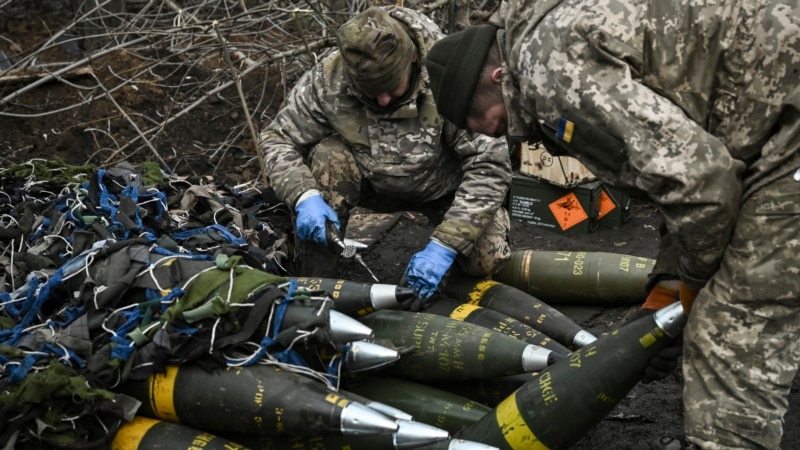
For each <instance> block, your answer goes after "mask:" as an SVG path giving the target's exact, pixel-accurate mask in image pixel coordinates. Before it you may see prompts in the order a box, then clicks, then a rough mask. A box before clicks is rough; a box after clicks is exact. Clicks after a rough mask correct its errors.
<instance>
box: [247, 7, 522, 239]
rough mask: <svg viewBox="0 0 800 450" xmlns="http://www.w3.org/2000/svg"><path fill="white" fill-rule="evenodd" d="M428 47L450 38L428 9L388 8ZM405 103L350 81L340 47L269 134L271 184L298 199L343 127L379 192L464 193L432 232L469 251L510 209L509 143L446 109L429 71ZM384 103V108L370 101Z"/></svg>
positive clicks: (264, 145) (300, 88) (309, 77)
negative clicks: (455, 120) (324, 145)
mask: <svg viewBox="0 0 800 450" xmlns="http://www.w3.org/2000/svg"><path fill="white" fill-rule="evenodd" d="M387 10H388V11H389V14H390V15H391V16H392V17H394V18H396V19H398V20H400V21H401V22H402V23H404V24H405V25H406V26H407V27H408V29H409V31H410V33H411V35H412V38H413V40H414V42H415V43H416V45H417V47H418V49H419V52H420V54H419V58H418V60H419V61H422V60H423V58H424V57H425V55H426V54H427V51H428V48H430V47H431V46H432V45H433V43H434V42H435V41H436V40H438V39H440V38H441V37H442V33H441V31H440V30H439V28H438V27H437V26H436V25H435V24H434V23H433V22H432V21H431V20H430V19H429V18H427V17H425V16H424V15H422V14H420V13H418V12H416V11H413V10H410V9H405V8H399V7H388V8H387ZM416 67H417V68H419V69H420V72H418V73H417V74H416V84H415V85H414V86H413V87H412V88H411V89H412V92H411V95H410V96H409V97H408V98H407V99H406V100H405V101H404V102H402V103H401V104H400V105H399V106H398V107H396V108H394V109H392V110H387V109H378V107H377V105H375V104H374V102H372V101H370V100H369V99H367V98H365V97H362V96H361V95H360V94H359V93H358V92H357V91H356V90H355V88H354V87H353V85H352V84H351V82H350V80H349V78H348V76H347V74H346V73H345V69H344V67H343V63H342V58H341V57H340V56H339V53H338V51H336V52H333V53H331V54H330V55H328V56H327V57H326V58H324V59H323V60H321V61H320V62H319V63H318V64H317V65H316V66H314V67H313V68H312V69H311V70H310V71H308V72H307V73H306V74H305V75H303V77H301V78H300V80H299V81H298V82H297V83H296V85H295V86H294V88H293V89H292V90H291V92H290V93H289V95H288V97H287V99H286V103H285V104H284V106H283V107H282V109H281V110H280V111H279V112H278V114H277V115H276V116H275V118H274V119H273V121H272V123H271V124H270V125H269V127H267V128H266V129H265V130H264V131H263V132H262V134H261V143H260V145H261V151H262V154H263V157H264V158H265V160H266V166H267V171H268V174H269V177H270V182H271V184H272V185H273V187H274V188H275V191H276V192H277V194H278V196H279V197H280V198H281V199H282V200H283V201H285V202H286V203H287V204H289V205H294V203H295V201H296V200H297V198H298V197H299V196H300V195H301V194H302V193H303V192H305V191H306V190H308V189H312V188H315V187H316V181H315V180H314V178H313V176H312V175H311V172H310V170H309V169H308V167H307V166H306V165H305V164H304V163H303V158H304V157H307V156H308V154H309V152H310V150H311V149H312V148H313V146H314V145H315V144H317V143H318V142H320V141H321V140H322V139H324V138H325V137H327V136H330V135H332V134H334V133H338V134H339V135H340V136H341V137H342V139H343V141H344V142H346V143H348V144H349V146H350V148H351V149H352V151H353V155H354V157H355V159H356V162H357V163H358V165H359V167H360V168H361V172H362V174H363V175H364V177H365V178H366V179H367V180H369V181H370V183H371V184H372V186H373V187H374V188H375V190H376V191H377V192H380V193H383V194H386V195H393V196H396V197H401V198H403V199H406V200H410V201H419V202H426V201H430V200H435V199H438V198H441V197H443V196H445V195H449V194H452V193H453V192H455V199H454V201H453V203H452V205H451V207H450V208H449V210H448V211H447V212H446V213H445V216H444V220H443V221H442V223H441V224H439V225H438V227H437V228H436V231H435V232H434V234H433V236H434V237H436V238H437V239H439V240H440V241H442V242H444V243H446V244H448V245H450V246H451V247H453V248H455V249H456V250H458V251H459V252H460V253H462V254H468V253H469V252H470V251H471V249H472V244H473V243H474V242H475V241H476V240H477V239H478V237H480V235H481V234H482V233H483V230H484V229H485V228H486V226H487V225H488V224H489V222H490V221H491V219H492V217H493V216H494V215H495V213H496V212H497V210H498V208H500V207H501V205H502V203H503V201H504V198H505V195H506V191H507V190H508V187H509V185H510V183H511V163H510V158H509V151H508V145H507V142H506V141H505V140H504V139H491V138H489V137H486V136H483V135H472V134H470V133H468V132H466V131H464V130H459V129H457V128H455V126H453V125H452V124H451V123H450V122H445V121H444V119H443V118H442V117H441V116H440V115H439V114H438V112H437V110H436V105H435V102H434V99H433V96H432V94H431V92H430V85H429V84H430V82H429V78H428V73H427V70H426V69H425V67H424V65H423V64H418V65H417V66H416ZM370 105H375V106H370Z"/></svg>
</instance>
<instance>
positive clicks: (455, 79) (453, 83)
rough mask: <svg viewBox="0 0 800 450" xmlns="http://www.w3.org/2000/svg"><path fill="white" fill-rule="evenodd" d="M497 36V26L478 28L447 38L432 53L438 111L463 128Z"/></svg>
mask: <svg viewBox="0 0 800 450" xmlns="http://www.w3.org/2000/svg"><path fill="white" fill-rule="evenodd" d="M496 35H497V27H496V26H494V25H475V26H471V27H467V28H465V29H463V30H461V31H457V32H455V33H453V34H450V35H448V36H446V37H444V38H443V39H441V40H439V41H438V42H436V43H435V44H433V47H431V48H430V50H428V56H427V57H426V58H425V67H426V68H427V69H428V75H429V76H430V79H431V92H433V98H434V100H435V101H436V109H438V110H439V114H441V115H442V116H443V117H444V118H445V119H447V120H449V121H450V122H453V124H455V125H456V126H457V127H459V128H464V127H465V125H466V122H467V114H468V113H469V106H470V104H471V102H472V96H473V94H474V93H475V86H476V85H477V84H478V78H480V74H481V71H482V70H483V64H484V63H485V62H486V55H487V54H488V53H489V48H490V47H491V45H492V44H493V43H495V42H497V37H496Z"/></svg>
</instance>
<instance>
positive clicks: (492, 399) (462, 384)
mask: <svg viewBox="0 0 800 450" xmlns="http://www.w3.org/2000/svg"><path fill="white" fill-rule="evenodd" d="M536 375H537V374H536V373H521V374H517V375H509V376H507V377H498V378H491V379H488V380H472V381H450V382H447V383H430V384H429V385H430V386H431V387H435V388H439V389H441V390H443V391H447V392H451V393H453V394H456V395H459V396H461V397H466V398H468V399H470V400H474V401H476V402H478V403H480V404H482V405H484V406H488V407H489V408H494V407H495V406H497V405H499V404H500V402H502V401H503V400H505V399H506V397H508V396H509V395H511V394H512V393H513V392H514V391H516V390H517V389H519V388H520V387H522V385H523V384H525V383H527V382H528V381H530V380H531V378H533V377H534V376H536Z"/></svg>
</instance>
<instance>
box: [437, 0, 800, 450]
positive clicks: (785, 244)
mask: <svg viewBox="0 0 800 450" xmlns="http://www.w3.org/2000/svg"><path fill="white" fill-rule="evenodd" d="M495 43H497V45H495ZM467 48H469V49H470V50H471V52H465V51H464V50H465V49H467ZM498 49H499V51H498ZM426 66H427V67H428V71H429V74H430V75H431V83H432V90H433V92H434V95H435V96H436V99H437V102H438V103H439V106H440V109H439V110H440V113H441V114H442V115H444V116H445V117H446V118H448V119H450V120H452V121H453V122H454V123H455V124H456V125H465V124H466V125H467V127H468V128H469V129H470V130H472V131H475V132H484V133H487V134H489V135H495V136H499V135H503V134H505V135H509V136H519V137H523V138H530V137H535V138H536V139H540V140H542V141H543V142H544V143H545V144H546V145H547V147H548V149H549V150H550V151H551V152H553V153H554V154H557V155H562V154H566V155H570V156H574V157H577V158H579V159H580V160H581V161H582V162H583V163H585V164H586V165H587V166H588V167H589V168H590V170H592V171H593V172H594V173H595V174H596V175H598V176H599V177H601V178H602V179H603V180H604V181H605V182H607V183H610V184H613V185H615V186H619V187H624V188H629V189H631V190H635V191H638V192H641V193H644V194H646V195H647V197H649V199H650V200H652V201H653V202H654V203H655V204H656V205H657V206H658V208H659V210H660V212H661V214H662V216H663V218H664V223H665V225H666V230H667V234H665V236H664V239H662V241H661V248H660V250H661V251H660V253H659V257H658V259H657V260H658V265H657V273H656V274H654V275H655V277H654V280H655V283H656V287H659V288H660V293H659V289H656V288H655V287H654V288H653V290H651V294H650V296H649V297H648V301H651V300H654V299H653V298H651V297H658V296H661V297H670V296H669V295H666V293H667V292H670V284H671V283H670V282H669V281H666V280H667V278H669V275H671V276H672V277H674V278H675V279H676V281H673V282H672V284H673V285H672V286H671V289H672V290H673V291H675V290H677V291H679V293H680V300H681V301H682V303H683V304H684V307H685V311H686V313H687V314H688V315H689V320H688V323H687V327H686V330H685V332H684V335H683V339H684V351H683V373H684V377H685V389H684V409H685V419H686V423H685V424H686V435H687V439H688V441H689V442H690V443H691V444H692V445H696V446H699V447H701V448H704V449H723V448H724V449H730V448H737V449H739V448H769V449H775V448H778V447H779V445H780V442H781V436H782V422H783V416H784V413H785V412H786V410H787V408H788V399H787V395H788V393H789V390H790V386H791V384H792V380H793V379H794V377H795V375H796V373H797V370H798V362H799V361H800V339H797V333H798V330H800V276H798V275H799V274H800V258H798V252H797V250H798V248H800V217H798V216H800V201H799V200H800V169H799V168H800V152H798V148H800V88H798V85H799V84H800V82H799V80H800V6H798V2H797V1H795V0H770V1H756V0H738V1H734V0H730V1H726V0H707V1H703V2H678V1H666V0H665V1H649V0H538V1H537V0H527V1H511V2H510V3H508V4H505V5H503V7H502V8H501V10H500V11H498V14H496V15H495V16H494V17H493V18H492V19H491V20H490V24H487V25H480V26H475V27H471V28H468V29H466V30H464V31H462V32H459V33H455V34H453V35H450V36H448V37H447V38H445V39H443V40H441V41H439V43H437V44H436V45H435V46H434V47H432V49H431V50H430V52H429V55H428V58H427V60H426ZM451 106H452V108H451ZM467 111H469V113H468V112H467ZM698 291H699V292H698ZM695 296H696V297H695ZM674 298H675V297H671V300H672V301H674ZM662 301H663V298H662ZM673 443H674V442H673Z"/></svg>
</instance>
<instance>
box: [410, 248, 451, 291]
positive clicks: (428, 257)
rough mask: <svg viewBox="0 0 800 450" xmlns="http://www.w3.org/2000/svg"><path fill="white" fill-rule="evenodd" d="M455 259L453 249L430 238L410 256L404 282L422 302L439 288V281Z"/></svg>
mask: <svg viewBox="0 0 800 450" xmlns="http://www.w3.org/2000/svg"><path fill="white" fill-rule="evenodd" d="M455 259H456V252H455V250H453V249H451V248H450V247H448V246H446V245H444V244H442V243H440V242H438V241H436V240H433V239H432V240H431V241H430V242H428V245H427V246H425V248H424V249H422V250H421V251H419V252H417V253H416V254H414V256H412V257H411V261H409V263H408V267H406V270H405V272H404V273H403V278H404V279H405V283H406V284H407V285H408V287H410V288H411V289H414V292H415V293H416V294H417V297H419V299H420V300H421V301H422V302H424V301H425V300H427V299H428V298H429V297H430V296H432V295H433V294H435V293H436V291H437V289H439V283H441V282H442V278H444V275H445V274H446V273H447V271H448V270H449V269H450V266H452V265H453V261H455Z"/></svg>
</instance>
